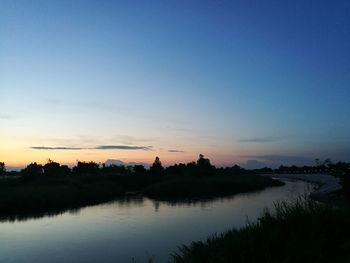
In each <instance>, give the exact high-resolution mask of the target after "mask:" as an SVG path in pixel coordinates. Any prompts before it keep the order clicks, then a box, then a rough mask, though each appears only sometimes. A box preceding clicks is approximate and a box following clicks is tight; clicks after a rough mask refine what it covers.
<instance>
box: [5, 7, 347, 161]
mask: <svg viewBox="0 0 350 263" xmlns="http://www.w3.org/2000/svg"><path fill="white" fill-rule="evenodd" d="M0 95H1V96H0V98H1V103H0V123H1V126H0V128H1V129H0V161H4V162H5V163H6V164H7V165H9V166H20V165H24V164H28V163H29V162H31V161H37V162H40V163H44V162H45V161H46V159H47V158H51V159H53V160H55V161H59V162H61V163H74V162H75V161H76V160H77V159H79V160H82V161H90V160H93V161H97V162H104V161H105V160H106V159H120V160H123V161H126V162H128V161H143V162H152V161H153V160H154V157H155V156H159V157H160V158H161V160H162V161H163V163H165V164H171V163H173V162H187V161H191V160H196V159H197V156H198V154H199V153H203V154H204V155H205V156H207V157H208V158H209V159H211V160H212V162H213V163H214V164H216V165H233V164H234V163H239V164H244V163H245V162H246V161H248V160H256V161H253V162H251V163H254V162H255V163H265V164H269V165H277V164H278V165H279V164H298V165H300V164H310V163H313V160H314V159H315V158H317V157H318V158H321V159H322V158H327V157H330V158H332V159H333V160H334V161H338V160H342V161H350V117H349V113H350V102H349V101H350V2H349V1H347V0H346V1H342V0H337V1H334V0H333V1H331V0H330V1H320V0H318V1H305V0H303V1H295V0H293V1H278V0H276V1H258V0H256V1H246V0H242V1H234V0H232V1H76V0H75V1H28V0H26V1H15V0H11V1H6V0H1V1H0ZM106 146H109V147H106ZM120 146H122V147H120ZM33 147H34V148H33Z"/></svg>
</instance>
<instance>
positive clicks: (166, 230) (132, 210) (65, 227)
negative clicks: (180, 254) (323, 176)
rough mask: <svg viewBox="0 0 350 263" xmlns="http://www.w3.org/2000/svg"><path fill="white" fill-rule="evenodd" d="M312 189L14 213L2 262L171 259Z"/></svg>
mask: <svg viewBox="0 0 350 263" xmlns="http://www.w3.org/2000/svg"><path fill="white" fill-rule="evenodd" d="M311 190H312V185H311V184H308V183H303V182H287V183H286V185H285V186H281V187H274V188H269V189H266V190H263V191H260V192H255V193H249V194H238V195H235V196H232V197H224V198H216V199H211V200H188V201H186V202H166V201H155V200H150V199H148V198H140V197H138V198H123V199H119V200H116V201H113V202H109V203H104V204H100V205H95V206H89V207H85V208H80V209H73V210H68V211H66V212H60V213H56V215H55V216H54V214H50V215H47V216H44V217H41V218H39V217H35V216H33V215H32V216H31V217H27V218H26V219H25V220H23V218H22V217H19V218H21V219H22V220H20V221H18V220H17V219H16V218H17V217H13V218H12V219H13V220H12V221H10V220H7V221H6V222H5V221H4V222H2V223H1V224H0V233H1V240H0V241H3V242H1V243H2V244H1V246H0V262H14V263H17V262H36V263H41V262H48V261H49V262H53V263H54V262H77V261H79V262H80V261H81V262H101V261H103V262H132V259H133V258H134V260H135V262H146V261H147V259H148V258H149V257H150V256H152V255H154V260H155V262H167V261H169V253H171V252H174V251H175V250H176V248H177V246H179V245H181V244H188V243H189V242H191V241H194V240H203V239H205V238H206V237H207V236H208V235H210V234H213V233H220V232H222V231H225V230H227V229H230V228H232V227H242V226H244V225H245V224H246V223H247V220H248V219H249V221H254V220H255V219H256V218H257V217H258V216H259V215H260V214H261V212H262V210H263V209H264V207H268V208H272V207H273V203H274V202H276V201H277V200H281V199H290V198H293V197H296V196H298V195H300V194H305V193H309V192H310V191H311ZM16 220H17V221H16Z"/></svg>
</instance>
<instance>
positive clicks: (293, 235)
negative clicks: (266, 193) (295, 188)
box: [172, 199, 350, 263]
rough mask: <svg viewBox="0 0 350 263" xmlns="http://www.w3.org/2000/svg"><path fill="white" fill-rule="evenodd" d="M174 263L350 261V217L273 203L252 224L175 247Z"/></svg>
mask: <svg viewBox="0 0 350 263" xmlns="http://www.w3.org/2000/svg"><path fill="white" fill-rule="evenodd" d="M172 258H173V261H174V262H177V263H180V262H200V263H206V262H207V263H209V262H217V263H221V262H245V263H246V262H259V263H265V262H266V263H267V262H270V263H274V262H276V263H277V262H278V263H292V262H308V263H312V262H350V217H349V214H348V213H347V212H345V211H343V210H339V209H338V210H335V209H333V208H330V207H328V206H325V205H322V204H319V203H316V202H314V201H311V200H308V199H298V200H295V201H294V202H293V203H286V202H280V203H277V204H276V210H275V212H274V213H272V212H270V211H265V212H264V213H263V214H262V216H261V217H260V218H259V220H258V221H257V222H256V223H249V224H247V226H245V227H244V228H241V229H233V230H230V231H227V232H225V233H222V234H219V235H213V236H211V237H209V238H208V239H207V240H206V241H205V242H202V241H199V242H193V243H191V244H190V245H183V246H181V247H179V249H178V251H177V252H175V253H174V254H172Z"/></svg>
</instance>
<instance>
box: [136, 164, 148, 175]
mask: <svg viewBox="0 0 350 263" xmlns="http://www.w3.org/2000/svg"><path fill="white" fill-rule="evenodd" d="M133 170H134V175H146V174H147V170H146V168H145V167H144V166H143V165H140V164H138V165H134V169H133Z"/></svg>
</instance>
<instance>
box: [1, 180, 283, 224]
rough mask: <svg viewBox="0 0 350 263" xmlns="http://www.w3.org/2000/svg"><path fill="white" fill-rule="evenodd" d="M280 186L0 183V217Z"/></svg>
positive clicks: (215, 182) (164, 182)
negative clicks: (131, 197) (133, 196)
mask: <svg viewBox="0 0 350 263" xmlns="http://www.w3.org/2000/svg"><path fill="white" fill-rule="evenodd" d="M281 184H282V183H281V182H279V181H276V180H273V179H271V178H268V177H262V176H258V175H242V176H240V175H231V176H230V175H225V176H223V175H213V176H201V177H194V176H118V175H93V176H92V175H80V176H77V175H76V176H60V177H52V178H45V177H39V178H36V179H35V180H31V181H25V180H22V179H21V178H18V179H11V180H0V217H2V218H6V217H9V216H14V215H21V214H23V215H30V214H33V213H34V214H41V213H43V214H45V213H55V212H61V211H64V210H67V209H75V208H79V207H82V206H86V205H91V204H97V203H101V202H106V201H110V200H113V199H116V198H123V197H124V196H125V194H127V193H128V192H137V193H140V194H142V195H144V196H147V197H151V198H153V199H157V200H164V199H167V200H173V199H190V198H194V197H206V198H213V197H217V196H223V195H229V194H234V193H238V192H248V191H254V190H260V189H264V188H265V187H268V186H275V185H281Z"/></svg>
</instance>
